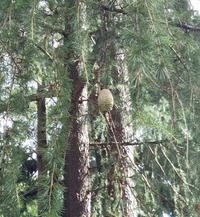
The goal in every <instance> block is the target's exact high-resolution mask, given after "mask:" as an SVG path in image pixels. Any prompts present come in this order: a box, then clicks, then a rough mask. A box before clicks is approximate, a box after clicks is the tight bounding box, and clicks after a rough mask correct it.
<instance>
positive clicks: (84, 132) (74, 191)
mask: <svg viewBox="0 0 200 217" xmlns="http://www.w3.org/2000/svg"><path fill="white" fill-rule="evenodd" d="M65 2H66V21H65V34H64V45H67V46H68V47H67V50H66V63H67V64H66V63H65V66H66V69H67V71H68V74H69V78H70V80H71V81H72V93H71V107H70V111H69V113H70V117H69V118H67V120H66V123H65V124H66V127H69V126H70V129H71V132H70V135H69V138H68V139H67V147H69V148H68V150H67V153H66V157H65V166H64V186H65V192H64V210H63V216H64V217H89V216H90V192H89V187H90V186H89V185H90V175H89V137H88V129H87V122H86V114H87V112H88V105H87V101H85V100H82V99H87V86H85V84H84V82H83V79H82V77H81V72H80V68H81V63H80V62H78V61H77V59H78V58H79V53H78V51H77V50H76V47H75V46H74V44H73V43H72V42H74V41H75V36H76V34H77V32H76V31H77V23H76V22H75V21H76V20H77V17H76V16H77V14H76V13H77V9H76V6H77V7H78V6H80V4H79V1H73V0H66V1H65Z"/></svg>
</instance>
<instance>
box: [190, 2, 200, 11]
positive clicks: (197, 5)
mask: <svg viewBox="0 0 200 217" xmlns="http://www.w3.org/2000/svg"><path fill="white" fill-rule="evenodd" d="M190 2H191V4H192V6H193V7H194V9H195V10H197V11H199V13H200V0H190Z"/></svg>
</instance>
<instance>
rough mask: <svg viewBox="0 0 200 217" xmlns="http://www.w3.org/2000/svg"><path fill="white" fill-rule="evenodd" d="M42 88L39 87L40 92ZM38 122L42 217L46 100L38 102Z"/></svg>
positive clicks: (40, 206) (38, 163)
mask: <svg viewBox="0 0 200 217" xmlns="http://www.w3.org/2000/svg"><path fill="white" fill-rule="evenodd" d="M39 90H40V87H38V91H39ZM37 119H38V120H37V122H38V128H37V129H38V133H37V140H38V148H37V152H38V155H37V166H38V198H39V200H38V216H41V215H42V213H43V212H44V205H43V203H42V200H41V197H42V195H43V188H42V185H43V175H45V172H46V163H45V160H44V159H43V154H42V150H43V149H45V148H46V146H47V141H46V106H45V98H42V97H41V98H39V99H38V100H37Z"/></svg>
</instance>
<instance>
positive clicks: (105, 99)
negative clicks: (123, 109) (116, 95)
mask: <svg viewBox="0 0 200 217" xmlns="http://www.w3.org/2000/svg"><path fill="white" fill-rule="evenodd" d="M113 103H114V100H113V95H112V93H111V92H110V90H108V89H102V90H101V91H100V92H99V96H98V106H99V110H100V111H101V112H102V113H104V112H109V111H110V110H112V107H113Z"/></svg>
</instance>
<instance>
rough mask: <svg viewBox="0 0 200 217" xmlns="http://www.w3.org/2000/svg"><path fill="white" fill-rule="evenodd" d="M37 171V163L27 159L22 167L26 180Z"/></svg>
mask: <svg viewBox="0 0 200 217" xmlns="http://www.w3.org/2000/svg"><path fill="white" fill-rule="evenodd" d="M36 171H37V161H36V160H35V159H33V158H32V159H27V160H26V161H25V162H24V164H23V165H22V174H23V175H25V177H26V179H29V178H30V176H32V175H33V174H35V173H36Z"/></svg>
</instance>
